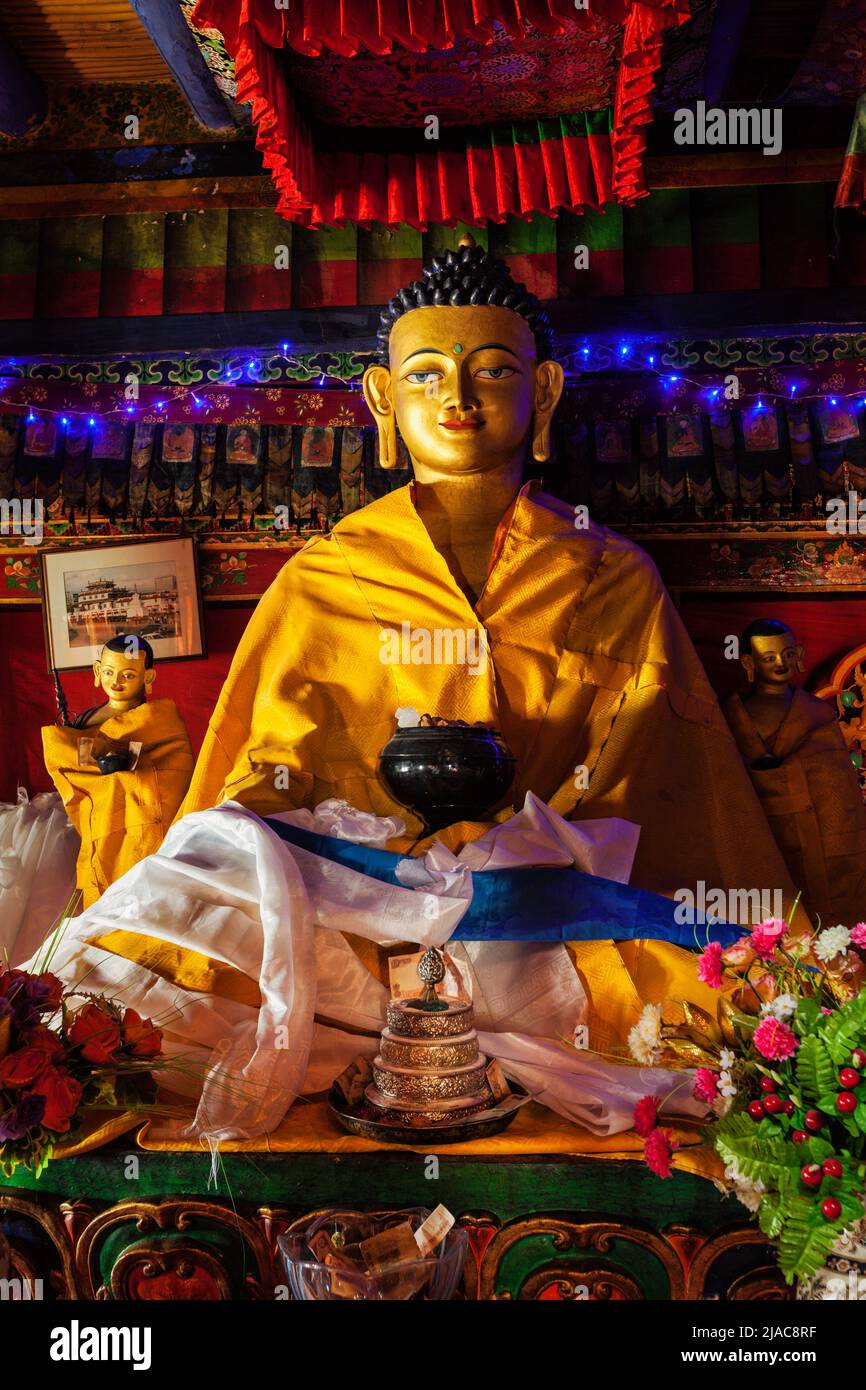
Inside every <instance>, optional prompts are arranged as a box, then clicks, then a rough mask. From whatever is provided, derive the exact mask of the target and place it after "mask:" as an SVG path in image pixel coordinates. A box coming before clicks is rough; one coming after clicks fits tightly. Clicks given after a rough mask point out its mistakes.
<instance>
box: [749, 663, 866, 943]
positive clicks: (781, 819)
mask: <svg viewBox="0 0 866 1390" xmlns="http://www.w3.org/2000/svg"><path fill="white" fill-rule="evenodd" d="M724 712H725V715H726V717H727V720H728V723H729V724H730V726H731V730H732V732H733V735H734V738H735V739H736V741H737V745H738V747H739V748H740V751H741V753H742V756H743V758H744V759H745V761H746V765H747V766H748V767H749V774H750V776H751V778H752V782H753V784H754V787H755V790H756V791H757V793H758V796H759V797H760V798H761V803H762V805H763V807H764V812H765V814H766V816H767V820H768V822H769V824H770V828H771V830H772V831H773V834H774V835H775V837H776V842H777V844H778V846H779V849H780V850H781V852H782V854H783V856H784V858H785V862H786V864H787V865H788V869H789V872H790V874H791V877H792V879H793V880H794V883H795V884H796V886H797V887H798V888H800V889H801V890H802V892H803V896H804V898H805V901H806V903H807V906H808V907H809V908H810V910H811V912H812V913H813V914H814V915H816V916H818V917H820V919H821V921H822V923H823V924H824V925H825V926H835V924H836V923H837V922H842V923H845V924H846V925H847V926H854V924H855V922H859V921H860V920H861V919H862V918H863V917H864V916H866V806H864V805H863V798H862V796H861V793H860V783H859V780H858V778H857V774H856V772H855V771H854V768H853V767H852V765H851V758H850V756H849V753H848V748H847V746H846V743H845V739H844V737H843V735H842V731H841V729H840V728H839V725H838V723H837V721H836V715H835V711H834V709H833V706H832V705H831V704H829V703H828V702H827V701H825V700H819V699H817V698H816V697H815V696H814V695H809V694H808V693H807V692H806V691H805V690H799V689H798V690H795V691H794V698H793V699H792V701H791V704H790V705H789V706H788V711H787V713H786V715H785V718H784V719H783V721H782V723H781V725H780V726H779V730H778V732H777V734H776V736H775V738H774V739H773V740H772V742H771V744H770V745H769V746H768V745H767V744H765V743H764V740H763V739H762V738H761V735H760V734H759V733H758V730H757V728H756V727H755V724H754V722H753V720H752V717H751V715H750V714H749V706H748V702H747V701H746V702H744V701H743V700H741V699H740V697H739V695H732V696H731V697H730V699H729V700H727V701H726V703H725V706H724ZM768 751H770V752H772V753H773V755H774V756H775V757H777V758H780V759H781V766H780V767H774V768H753V767H751V763H752V762H753V761H754V760H755V759H756V758H761V757H764V756H766V754H767V752H768Z"/></svg>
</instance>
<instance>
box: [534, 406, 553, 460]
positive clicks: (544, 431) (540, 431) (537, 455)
mask: <svg viewBox="0 0 866 1390" xmlns="http://www.w3.org/2000/svg"><path fill="white" fill-rule="evenodd" d="M532 457H533V458H534V459H535V462H536V463H546V462H547V460H548V459H549V458H550V419H549V417H548V419H547V420H546V421H545V422H544V423H543V424H540V425H538V426H537V427H536V426H535V425H533V433H532Z"/></svg>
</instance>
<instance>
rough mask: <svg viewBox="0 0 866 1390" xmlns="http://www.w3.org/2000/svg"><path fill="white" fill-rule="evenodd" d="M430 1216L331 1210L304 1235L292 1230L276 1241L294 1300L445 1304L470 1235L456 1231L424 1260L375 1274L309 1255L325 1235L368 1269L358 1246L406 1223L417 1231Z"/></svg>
mask: <svg viewBox="0 0 866 1390" xmlns="http://www.w3.org/2000/svg"><path fill="white" fill-rule="evenodd" d="M429 1215H430V1211H429V1209H428V1208H427V1207H407V1208H405V1209H404V1210H402V1211H388V1212H361V1211H329V1212H325V1213H324V1214H323V1215H321V1216H318V1217H317V1218H316V1220H315V1221H313V1222H311V1223H310V1224H309V1225H307V1226H304V1227H302V1228H301V1229H299V1230H294V1229H292V1228H291V1227H290V1228H289V1230H288V1231H286V1232H285V1234H284V1235H281V1236H280V1238H279V1240H278V1241H277V1245H278V1247H279V1251H280V1256H281V1258H282V1261H283V1267H284V1269H285V1271H286V1277H287V1280H288V1285H289V1291H290V1292H291V1295H292V1298H293V1299H298V1300H302V1301H308V1300H311V1299H328V1300H335V1299H343V1300H347V1299H348V1300H350V1301H356V1300H358V1299H362V1300H368V1301H372V1300H376V1301H382V1300H389V1301H403V1300H408V1299H415V1300H426V1299H433V1300H436V1301H438V1302H444V1301H447V1300H448V1299H451V1298H453V1297H454V1294H455V1291H456V1289H457V1285H458V1283H459V1282H460V1276H461V1275H462V1273H463V1266H464V1264H465V1261H466V1249H467V1246H468V1243H469V1237H468V1234H467V1232H466V1231H464V1230H461V1229H460V1228H458V1227H457V1226H452V1227H451V1230H450V1231H449V1232H448V1234H447V1236H446V1237H445V1239H444V1240H442V1241H440V1243H439V1245H438V1246H437V1247H436V1249H435V1250H434V1251H433V1252H432V1254H430V1255H428V1256H426V1257H425V1258H424V1259H422V1260H407V1261H403V1262H402V1263H398V1264H391V1265H387V1266H386V1267H384V1268H383V1269H380V1270H378V1271H376V1273H371V1272H370V1271H368V1270H365V1269H363V1267H360V1268H355V1267H354V1266H352V1265H350V1264H349V1263H348V1261H340V1262H339V1264H333V1265H328V1264H323V1263H321V1262H320V1261H319V1260H317V1259H316V1258H315V1256H314V1255H313V1253H312V1251H311V1250H310V1246H309V1241H310V1240H311V1239H312V1238H314V1237H315V1236H316V1234H317V1233H318V1232H320V1231H326V1232H327V1233H328V1235H329V1236H331V1237H332V1239H333V1237H334V1236H335V1235H336V1236H337V1239H338V1240H339V1241H342V1245H341V1247H340V1248H341V1249H343V1250H345V1251H346V1254H347V1256H349V1257H351V1255H352V1254H353V1253H354V1254H355V1256H356V1258H357V1259H358V1262H359V1265H363V1261H362V1260H361V1258H360V1255H359V1253H358V1250H357V1247H358V1243H359V1242H360V1241H362V1240H366V1239H367V1238H368V1237H369V1236H373V1235H379V1234H380V1233H381V1232H382V1231H386V1230H388V1228H389V1227H391V1226H398V1225H400V1224H401V1223H402V1222H404V1221H409V1222H410V1223H411V1226H412V1229H413V1231H417V1229H418V1227H419V1226H421V1225H422V1224H423V1222H424V1221H426V1219H427V1217H428V1216H429Z"/></svg>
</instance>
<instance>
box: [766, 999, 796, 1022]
mask: <svg viewBox="0 0 866 1390" xmlns="http://www.w3.org/2000/svg"><path fill="white" fill-rule="evenodd" d="M797 1003H798V1000H797V997H796V995H794V994H780V995H779V996H778V998H776V999H771V1000H770V1001H769V1003H767V1004H762V1005H761V1015H762V1017H763V1018H767V1017H768V1016H770V1017H772V1018H779V1019H783V1020H784V1019H787V1018H791V1017H793V1015H794V1014H795V1013H796V1012H797Z"/></svg>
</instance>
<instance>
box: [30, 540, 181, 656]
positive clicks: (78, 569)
mask: <svg viewBox="0 0 866 1390" xmlns="http://www.w3.org/2000/svg"><path fill="white" fill-rule="evenodd" d="M40 559H41V563H42V612H43V617H44V621H45V647H46V653H47V657H48V667H49V670H56V671H75V670H78V669H80V668H82V667H87V666H90V665H92V664H93V662H94V661H95V660H96V658H97V657H98V656H99V653H100V651H101V649H102V647H103V645H104V643H106V642H107V641H109V639H110V638H112V637H117V636H119V635H134V636H136V637H141V638H143V639H144V640H145V641H147V642H149V643H150V645H151V647H152V648H153V654H154V658H155V659H156V660H157V661H183V660H186V659H189V658H191V657H199V656H206V655H207V653H206V650H205V640H204V623H203V620H202V602H201V587H200V585H199V579H198V557H197V555H196V548H195V542H194V541H193V540H192V538H191V537H183V538H182V539H176V538H173V537H172V538H169V539H166V540H153V541H131V542H128V543H127V544H120V545H106V546H99V548H98V549H97V548H96V547H94V548H93V549H90V550H52V551H48V552H47V553H45V554H43V555H41V556H40Z"/></svg>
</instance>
